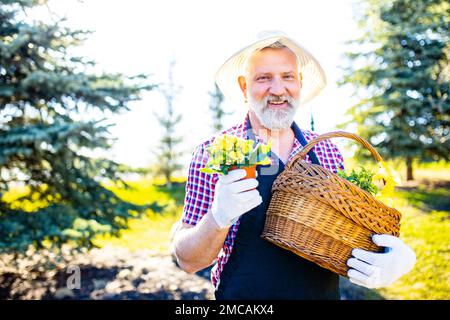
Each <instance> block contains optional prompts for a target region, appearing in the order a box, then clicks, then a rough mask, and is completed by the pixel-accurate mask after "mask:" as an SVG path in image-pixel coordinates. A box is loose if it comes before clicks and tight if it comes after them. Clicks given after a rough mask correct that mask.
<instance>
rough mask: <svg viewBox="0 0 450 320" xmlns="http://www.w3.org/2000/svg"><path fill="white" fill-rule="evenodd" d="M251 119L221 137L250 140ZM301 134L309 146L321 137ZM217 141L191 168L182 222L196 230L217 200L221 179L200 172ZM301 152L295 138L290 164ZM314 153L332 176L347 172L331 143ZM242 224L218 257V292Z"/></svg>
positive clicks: (198, 151)
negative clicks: (249, 127)
mask: <svg viewBox="0 0 450 320" xmlns="http://www.w3.org/2000/svg"><path fill="white" fill-rule="evenodd" d="M247 119H248V117H247V116H246V117H245V120H244V122H243V123H241V124H239V125H235V126H233V127H231V128H230V129H228V130H225V131H223V132H222V133H220V134H230V135H234V136H237V137H240V138H243V139H246V138H247V121H248V120H247ZM301 131H302V133H303V135H304V137H305V139H306V141H308V142H309V141H310V140H312V139H313V138H315V137H317V134H316V133H313V132H311V131H308V130H303V129H301ZM215 137H216V136H214V137H212V138H211V139H209V140H207V141H205V142H203V143H202V144H200V145H199V146H197V147H196V148H195V150H194V152H193V156H192V161H191V164H190V166H189V174H188V180H187V182H186V196H185V200H184V209H183V214H182V218H181V220H182V222H184V223H187V224H190V225H193V226H194V225H196V224H197V223H198V222H199V221H200V219H202V217H203V216H204V215H205V214H206V213H207V212H208V211H209V210H210V208H211V205H212V202H213V199H214V189H215V186H216V182H217V180H218V178H219V175H218V174H206V173H202V172H200V168H202V167H204V166H205V164H206V163H207V162H208V154H207V153H206V151H205V150H206V148H208V147H209V146H210V145H211V143H212V142H213V141H214V138H215ZM256 139H257V140H258V141H261V139H259V137H258V136H256ZM301 149H302V145H301V143H300V142H299V141H298V140H297V138H294V146H293V148H292V151H291V154H290V156H289V159H288V161H290V160H291V159H292V158H293V157H294V156H295V155H296V154H297V153H298V152H299V151H300V150H301ZM312 150H313V151H314V152H315V154H316V155H317V158H318V159H319V162H320V164H321V165H322V167H324V168H325V169H328V170H330V171H332V172H336V171H337V170H338V169H341V170H343V169H344V159H343V158H342V155H341V153H340V152H339V149H338V148H337V147H336V145H334V144H333V143H331V142H330V141H329V140H324V141H321V142H319V143H318V144H316V145H315V146H314V147H313V149H312ZM305 160H306V161H308V162H311V160H310V159H309V156H308V155H307V156H306V157H305ZM239 223H240V220H238V221H237V222H236V223H235V224H233V225H232V226H231V227H230V230H229V231H228V235H227V237H226V239H225V242H224V244H223V247H222V249H221V250H220V252H219V255H218V256H217V260H216V262H217V263H216V264H215V266H214V267H213V269H212V271H211V281H212V283H213V285H214V287H216V288H217V286H218V285H219V281H220V274H221V272H222V270H223V268H224V266H225V264H226V263H227V261H228V259H229V257H230V255H231V252H232V250H233V243H234V239H235V238H236V234H237V231H238V228H239Z"/></svg>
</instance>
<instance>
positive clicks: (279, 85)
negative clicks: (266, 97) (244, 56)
mask: <svg viewBox="0 0 450 320" xmlns="http://www.w3.org/2000/svg"><path fill="white" fill-rule="evenodd" d="M269 92H270V94H272V95H276V96H281V95H283V94H285V93H286V87H285V86H284V84H283V81H281V79H278V78H274V79H273V81H272V83H271V85H270V89H269Z"/></svg>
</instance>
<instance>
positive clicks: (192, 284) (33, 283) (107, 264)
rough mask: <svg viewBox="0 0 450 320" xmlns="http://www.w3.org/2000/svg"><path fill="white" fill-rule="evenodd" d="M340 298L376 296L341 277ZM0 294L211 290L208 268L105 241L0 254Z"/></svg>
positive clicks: (131, 295) (198, 295) (163, 295)
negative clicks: (185, 267) (58, 250)
mask: <svg viewBox="0 0 450 320" xmlns="http://www.w3.org/2000/svg"><path fill="white" fill-rule="evenodd" d="M77 275H79V277H78V278H76V276H77ZM77 279H78V280H79V282H78V283H77V281H78V280H77ZM68 284H69V286H68ZM78 284H79V286H78ZM341 298H342V299H380V298H381V297H379V296H377V295H376V294H375V293H374V292H372V291H370V290H366V289H364V288H361V287H357V286H354V285H352V284H351V283H349V282H348V281H347V280H346V279H341ZM0 299H50V300H53V299H76V300H85V299H99V300H117V299H120V300H137V299H139V300H169V299H170V300H172V299H175V300H179V299H187V300H205V299H207V300H209V299H214V291H213V287H212V284H211V282H210V270H209V269H205V270H202V271H200V272H198V273H197V274H193V275H190V274H187V273H186V272H184V271H182V270H181V269H180V268H178V267H177V265H176V264H175V263H174V261H173V259H172V257H171V255H170V254H168V253H167V254H161V253H155V252H151V251H147V250H140V251H136V252H130V251H128V250H127V249H121V248H117V247H114V248H112V247H111V248H102V249H93V250H91V251H89V252H82V253H78V254H72V253H69V252H68V251H67V252H65V253H64V251H63V253H62V254H61V255H55V254H53V253H51V252H48V251H40V252H32V251H30V252H28V254H27V255H26V256H21V257H17V256H16V257H14V256H12V255H6V254H2V255H0Z"/></svg>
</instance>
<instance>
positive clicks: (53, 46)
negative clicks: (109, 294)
mask: <svg viewBox="0 0 450 320" xmlns="http://www.w3.org/2000/svg"><path fill="white" fill-rule="evenodd" d="M0 4H1V6H0V168H1V171H0V249H3V250H20V249H25V248H26V247H28V246H29V245H33V246H36V247H40V246H42V245H43V243H44V242H45V241H47V240H49V241H51V242H52V244H53V245H55V246H57V245H60V244H62V243H65V242H72V243H75V244H76V246H79V247H82V246H85V247H91V246H93V242H92V239H93V237H94V236H96V235H97V234H99V233H107V232H108V233H112V234H118V232H119V231H120V230H121V229H123V228H126V227H127V220H128V218H130V217H133V216H136V215H137V214H138V213H140V212H142V211H143V209H145V208H147V207H149V206H136V205H133V204H131V203H128V202H125V201H122V200H121V199H120V198H118V197H117V196H116V195H115V194H114V193H113V192H111V191H110V190H108V189H107V188H105V187H104V184H103V183H104V182H108V181H109V182H117V183H118V184H119V185H123V181H122V180H121V179H120V172H121V171H122V170H121V168H120V164H118V163H115V162H113V161H110V160H108V159H105V158H102V157H93V156H92V154H93V152H97V151H102V150H107V149H108V148H110V147H111V145H112V142H113V138H112V136H111V135H110V133H109V131H108V130H109V127H110V126H111V124H110V123H108V121H107V119H106V117H107V116H108V115H111V114H117V113H119V112H121V111H124V110H127V104H128V103H129V102H130V101H135V100H137V99H139V96H140V92H141V91H142V90H147V89H151V88H152V86H150V85H148V84H145V82H146V81H147V80H146V77H145V76H136V77H124V76H123V75H121V74H106V73H104V74H95V73H94V72H93V71H91V72H90V71H89V70H90V69H92V68H93V67H94V66H95V63H94V62H92V61H90V60H88V59H87V58H85V57H78V56H74V55H73V54H72V53H71V51H70V49H71V48H73V47H74V46H77V45H80V44H82V43H83V42H84V41H85V39H86V38H87V36H88V35H89V32H86V31H81V30H70V29H69V28H67V27H65V26H64V21H63V20H59V21H57V22H54V23H53V22H48V21H46V22H32V21H27V20H30V19H26V12H28V11H29V10H33V8H35V7H36V6H39V5H43V4H46V1H45V0H17V1H11V0H1V1H0ZM55 20H56V19H55ZM89 113H97V114H101V115H102V117H101V118H98V117H97V118H95V117H89V116H86V115H87V114H89ZM83 118H85V119H90V120H83ZM20 186H25V187H26V188H27V189H26V190H27V192H26V193H25V194H22V195H21V196H20V197H18V198H17V199H15V201H11V199H8V198H7V197H6V195H5V194H6V193H8V192H9V193H10V192H11V191H14V190H16V189H15V188H17V187H20ZM2 195H3V196H2ZM151 207H152V208H153V209H155V210H157V207H156V206H153V205H152V206H151Z"/></svg>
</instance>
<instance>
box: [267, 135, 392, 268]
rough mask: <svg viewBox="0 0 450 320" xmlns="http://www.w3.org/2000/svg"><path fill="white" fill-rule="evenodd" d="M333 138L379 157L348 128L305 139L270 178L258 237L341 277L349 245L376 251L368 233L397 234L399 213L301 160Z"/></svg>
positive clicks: (323, 170)
mask: <svg viewBox="0 0 450 320" xmlns="http://www.w3.org/2000/svg"><path fill="white" fill-rule="evenodd" d="M334 137H345V138H350V139H353V140H356V141H358V142H360V143H361V144H362V145H363V146H364V147H366V148H367V149H368V150H369V151H370V152H371V154H372V155H373V157H374V158H375V160H376V161H377V162H379V161H382V158H381V156H380V155H379V153H378V152H377V151H376V150H375V149H374V148H373V147H372V146H371V145H370V144H369V143H368V142H367V141H366V140H364V139H362V138H360V137H358V136H357V135H355V134H352V133H347V132H343V131H338V132H331V133H327V134H323V135H320V136H318V137H316V138H315V139H313V140H311V141H310V142H309V143H308V144H307V145H306V146H305V147H304V148H303V149H302V150H301V151H300V152H299V153H298V154H297V155H296V156H295V157H294V158H293V159H292V161H290V162H289V163H288V164H287V165H286V167H285V170H284V171H283V172H282V173H281V174H280V175H279V176H278V177H277V179H276V180H275V182H274V184H273V187H272V200H271V202H270V205H269V208H268V211H267V216H266V222H265V226H264V230H263V233H262V235H261V237H262V238H264V239H266V240H268V241H270V242H272V243H274V244H276V245H278V246H280V247H282V248H285V249H288V250H290V251H292V252H294V253H296V254H297V255H299V256H301V257H303V258H305V259H308V260H310V261H312V262H314V263H316V264H318V265H320V266H322V267H324V268H327V269H329V270H331V271H333V272H335V273H338V274H340V275H342V276H347V271H348V266H347V264H346V262H347V260H348V259H349V258H350V257H351V251H352V249H353V248H362V249H365V250H370V251H376V252H382V249H383V248H381V247H378V246H376V245H375V244H374V243H373V242H372V240H371V236H372V235H373V234H375V233H378V234H380V233H386V234H391V235H395V236H398V235H399V231H400V218H401V214H400V212H398V211H397V210H395V209H393V208H390V207H388V206H386V205H384V204H383V203H382V202H380V201H378V200H376V199H375V198H374V197H373V196H372V195H371V194H370V193H368V192H366V191H365V190H362V189H361V188H359V187H357V186H356V185H354V184H353V183H351V182H349V181H347V180H345V179H343V178H341V177H339V176H338V175H336V174H334V173H332V172H331V171H328V170H326V169H324V168H322V167H321V166H318V165H315V164H311V163H308V162H306V161H304V160H303V159H304V157H305V156H306V154H307V153H308V152H309V150H311V148H312V147H313V146H314V145H315V144H317V143H318V142H320V141H322V140H326V139H329V138H334Z"/></svg>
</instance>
